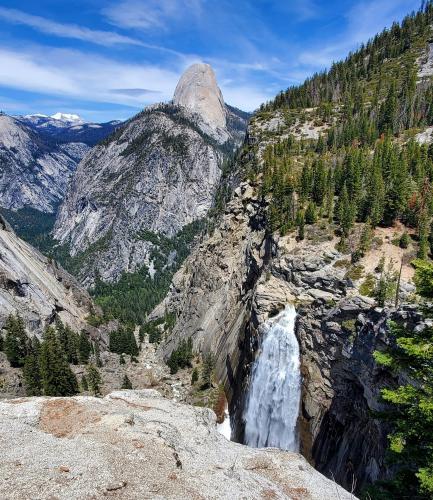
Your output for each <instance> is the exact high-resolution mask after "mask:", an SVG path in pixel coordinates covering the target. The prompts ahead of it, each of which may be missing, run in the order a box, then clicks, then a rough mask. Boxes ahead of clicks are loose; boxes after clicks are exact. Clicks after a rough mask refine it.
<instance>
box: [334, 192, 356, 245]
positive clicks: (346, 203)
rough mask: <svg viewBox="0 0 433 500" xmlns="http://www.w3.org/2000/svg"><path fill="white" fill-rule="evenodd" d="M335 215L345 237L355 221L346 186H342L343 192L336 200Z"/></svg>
mask: <svg viewBox="0 0 433 500" xmlns="http://www.w3.org/2000/svg"><path fill="white" fill-rule="evenodd" d="M337 213H338V221H339V222H340V227H341V231H342V233H343V235H344V236H345V237H347V236H349V232H350V230H351V228H352V226H353V223H354V221H355V210H354V205H353V204H352V203H351V201H350V200H349V194H348V192H347V188H346V184H345V185H344V186H343V190H342V192H341V194H340V196H339V198H338V208H337Z"/></svg>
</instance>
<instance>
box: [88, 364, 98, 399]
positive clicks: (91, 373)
mask: <svg viewBox="0 0 433 500" xmlns="http://www.w3.org/2000/svg"><path fill="white" fill-rule="evenodd" d="M86 373H87V377H86V378H87V385H88V386H89V390H90V392H91V393H93V395H94V396H98V395H100V394H101V383H102V379H101V374H100V373H99V370H98V368H96V366H95V365H94V364H93V363H90V364H89V365H88V366H87V370H86Z"/></svg>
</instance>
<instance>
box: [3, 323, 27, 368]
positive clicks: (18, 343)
mask: <svg viewBox="0 0 433 500" xmlns="http://www.w3.org/2000/svg"><path fill="white" fill-rule="evenodd" d="M5 330H6V337H5V341H4V351H5V354H6V357H7V359H8V361H9V363H10V365H11V366H12V367H13V368H20V367H22V366H23V365H24V360H25V357H26V355H27V352H28V338H27V335H26V330H25V327H24V322H23V319H22V318H21V316H19V315H18V314H17V315H16V316H14V315H13V314H11V315H10V316H9V317H8V319H7V320H6V324H5Z"/></svg>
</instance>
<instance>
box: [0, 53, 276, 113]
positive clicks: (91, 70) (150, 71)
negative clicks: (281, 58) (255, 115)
mask: <svg viewBox="0 0 433 500" xmlns="http://www.w3.org/2000/svg"><path fill="white" fill-rule="evenodd" d="M183 69H184V66H183V65H179V66H178V67H177V68H174V69H164V68H161V67H158V66H157V65H152V64H145V65H141V64H131V63H122V62H118V61H113V60H111V59H108V58H106V57H101V56H98V55H96V54H89V53H87V52H86V53H85V52H80V51H72V50H66V49H47V48H46V47H33V48H32V49H31V50H28V51H26V52H23V51H18V50H14V49H0V86H4V87H9V88H15V89H20V90H25V91H28V92H38V93H41V94H47V95H50V96H53V95H55V96H58V97H63V98H65V97H68V98H72V99H77V100H82V99H85V100H87V101H93V102H99V103H110V104H119V105H126V106H130V107H132V108H134V109H141V108H142V107H143V106H145V105H146V104H150V103H152V102H154V101H155V100H158V101H168V100H170V99H171V98H172V96H173V92H174V89H175V87H176V84H177V82H178V79H179V77H180V74H181V72H182V71H183ZM29 75H31V78H29ZM221 80H224V78H221ZM222 91H223V94H224V97H225V99H226V101H227V102H229V103H230V104H233V105H235V106H238V107H241V108H243V109H246V110H253V109H254V108H256V107H258V106H259V105H260V104H261V103H262V102H263V101H264V100H266V99H268V98H269V97H270V96H268V95H266V94H265V93H263V92H261V91H260V90H259V89H257V88H254V87H253V86H251V85H237V84H236V83H235V82H227V83H226V84H224V85H222Z"/></svg>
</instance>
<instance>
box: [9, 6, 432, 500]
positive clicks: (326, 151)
mask: <svg viewBox="0 0 433 500" xmlns="http://www.w3.org/2000/svg"><path fill="white" fill-rule="evenodd" d="M432 26H433V3H432V2H430V1H429V2H423V5H422V7H421V8H420V9H419V10H417V11H414V12H412V13H411V14H409V15H407V16H406V17H405V18H404V19H403V20H402V21H401V22H400V23H397V22H395V23H394V24H392V26H391V27H390V28H389V29H385V30H384V31H383V32H381V33H379V34H377V35H376V36H374V37H373V38H371V39H370V40H369V41H366V42H365V43H363V44H362V45H360V46H359V47H358V49H357V50H354V51H352V52H350V53H349V55H348V56H347V57H346V59H344V60H342V61H339V62H335V63H333V64H332V65H331V66H330V68H329V69H328V70H324V71H322V72H320V73H316V74H314V75H313V76H311V77H309V78H307V79H306V80H305V82H304V83H300V84H296V85H292V86H290V87H288V88H287V89H286V90H284V91H282V92H280V93H279V94H277V95H276V96H275V97H274V98H272V99H271V100H269V101H268V102H264V103H263V104H262V105H261V106H260V107H259V108H258V109H257V110H256V111H255V112H254V113H247V112H244V111H241V110H239V109H237V108H235V107H233V106H230V105H228V104H227V103H226V102H225V100H224V96H223V92H222V90H221V88H222V87H221V88H220V87H219V85H220V84H221V85H223V83H222V82H218V81H217V75H216V73H215V71H214V69H213V68H212V66H211V65H209V64H207V63H203V62H199V63H198V62H193V63H192V64H191V65H189V66H187V68H186V69H185V70H184V71H183V73H182V74H181V75H180V78H179V80H178V83H177V85H176V87H175V89H174V93H173V97H172V99H170V100H168V101H166V102H160V103H154V104H151V105H149V106H146V107H144V109H143V110H142V111H140V112H139V113H138V114H136V115H134V116H132V117H131V118H129V119H127V120H125V121H120V120H113V121H109V122H105V123H93V122H86V121H84V120H82V119H81V118H80V117H79V116H78V115H76V114H71V113H56V114H54V115H53V116H47V115H39V114H38V115H25V116H9V115H6V114H4V113H2V114H0V207H1V208H0V327H1V331H0V397H1V400H0V427H1V428H2V435H3V436H4V437H2V441H3V442H4V445H5V446H4V448H5V456H4V458H3V459H2V460H1V461H0V470H1V471H2V474H0V476H1V477H2V479H1V480H0V485H1V486H0V488H1V490H2V491H6V492H7V495H6V497H5V498H8V499H9V498H11V499H12V498H17V499H21V498H39V497H40V498H77V499H78V498H102V497H105V496H114V497H118V498H125V499H133V498H188V497H192V498H258V499H259V498H281V499H283V498H284V499H286V498H287V499H295V500H298V499H300V500H301V499H302V500H303V499H306V500H308V499H318V500H319V499H321V500H322V499H324V500H326V499H329V500H331V499H335V498H338V499H344V498H360V499H363V500H388V499H402V500H403V499H406V498H414V499H420V500H424V499H430V498H432V495H433V385H432V380H433V347H432V345H433V344H432V339H433V305H432V298H433V189H432V182H433V135H432V130H433V79H432V78H433V72H432V71H431V52H432V41H431V40H432V37H433V28H432ZM224 84H226V82H224ZM136 90H137V89H136ZM138 90H139V89H138ZM13 443H19V445H16V446H15V445H14V444H13ZM18 446H19V449H18ZM42 449H44V450H45V456H41V453H40V451H41V450H42ZM16 467H19V468H20V470H23V471H24V472H23V474H17V473H16V472H15V470H16Z"/></svg>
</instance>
